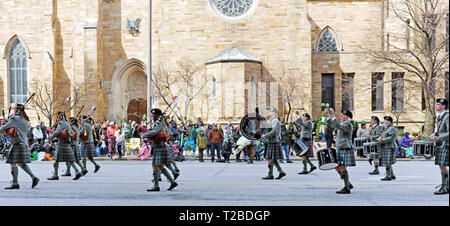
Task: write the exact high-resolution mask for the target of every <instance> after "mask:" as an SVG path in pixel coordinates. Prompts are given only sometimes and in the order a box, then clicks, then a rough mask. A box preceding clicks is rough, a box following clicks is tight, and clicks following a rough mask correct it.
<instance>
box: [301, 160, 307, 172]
mask: <svg viewBox="0 0 450 226" xmlns="http://www.w3.org/2000/svg"><path fill="white" fill-rule="evenodd" d="M302 162H303V170H306V167H307V166H308V163H307V162H306V160H303V161H302Z"/></svg>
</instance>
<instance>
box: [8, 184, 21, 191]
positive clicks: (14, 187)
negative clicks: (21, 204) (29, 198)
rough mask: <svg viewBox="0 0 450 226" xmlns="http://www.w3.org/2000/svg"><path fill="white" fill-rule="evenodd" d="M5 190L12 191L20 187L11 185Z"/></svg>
mask: <svg viewBox="0 0 450 226" xmlns="http://www.w3.org/2000/svg"><path fill="white" fill-rule="evenodd" d="M5 189H6V190H12V189H20V186H19V185H18V184H11V186H9V187H6V188H5Z"/></svg>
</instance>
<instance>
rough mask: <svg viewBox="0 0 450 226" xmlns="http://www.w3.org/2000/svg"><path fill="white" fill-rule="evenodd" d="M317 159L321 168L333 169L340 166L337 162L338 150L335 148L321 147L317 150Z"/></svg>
mask: <svg viewBox="0 0 450 226" xmlns="http://www.w3.org/2000/svg"><path fill="white" fill-rule="evenodd" d="M317 159H318V160H319V169H321V170H332V169H334V168H336V167H338V166H339V164H338V163H337V152H336V149H334V148H325V149H320V150H319V151H318V152H317Z"/></svg>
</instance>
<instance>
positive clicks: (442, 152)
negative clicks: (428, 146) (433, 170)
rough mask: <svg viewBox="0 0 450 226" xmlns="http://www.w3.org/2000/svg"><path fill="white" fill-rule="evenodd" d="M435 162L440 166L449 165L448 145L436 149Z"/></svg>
mask: <svg viewBox="0 0 450 226" xmlns="http://www.w3.org/2000/svg"><path fill="white" fill-rule="evenodd" d="M434 155H435V158H434V164H435V165H438V166H448V158H449V157H448V146H445V147H444V146H440V147H436V149H435V153H434Z"/></svg>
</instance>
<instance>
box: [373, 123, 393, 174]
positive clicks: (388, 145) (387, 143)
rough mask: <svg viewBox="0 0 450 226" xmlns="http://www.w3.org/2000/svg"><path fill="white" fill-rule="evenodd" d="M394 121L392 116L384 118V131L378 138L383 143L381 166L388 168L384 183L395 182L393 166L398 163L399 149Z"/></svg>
mask: <svg viewBox="0 0 450 226" xmlns="http://www.w3.org/2000/svg"><path fill="white" fill-rule="evenodd" d="M392 122H393V119H392V117H391V116H384V125H383V127H384V130H383V132H382V133H381V136H380V137H379V138H378V142H380V143H381V148H382V149H381V164H382V165H384V166H386V176H385V177H384V178H382V179H381V180H382V181H390V180H395V179H396V178H395V175H394V170H393V169H392V165H394V164H395V162H396V161H397V160H396V158H395V149H396V147H397V129H396V128H395V126H394V125H392Z"/></svg>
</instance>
